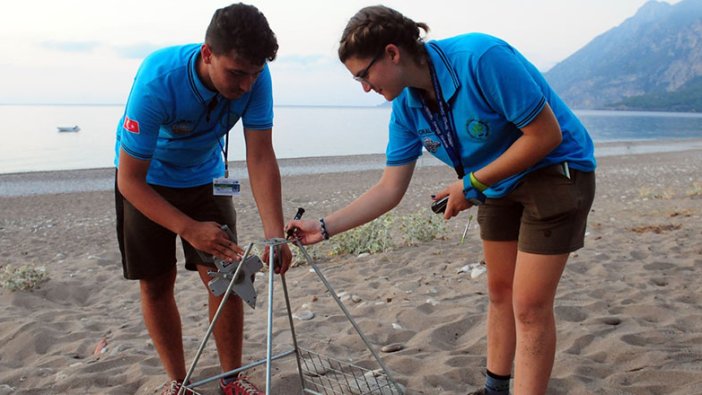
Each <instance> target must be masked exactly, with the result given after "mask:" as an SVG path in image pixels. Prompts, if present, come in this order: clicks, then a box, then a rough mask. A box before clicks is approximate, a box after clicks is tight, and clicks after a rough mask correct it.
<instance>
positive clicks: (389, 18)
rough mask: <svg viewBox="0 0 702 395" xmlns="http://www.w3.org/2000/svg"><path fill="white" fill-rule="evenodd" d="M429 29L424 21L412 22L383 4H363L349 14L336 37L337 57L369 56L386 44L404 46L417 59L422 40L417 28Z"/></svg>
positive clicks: (422, 50)
mask: <svg viewBox="0 0 702 395" xmlns="http://www.w3.org/2000/svg"><path fill="white" fill-rule="evenodd" d="M420 28H421V29H422V30H424V32H425V33H428V32H429V26H427V24H426V23H422V22H415V21H413V20H411V19H409V18H407V17H406V16H404V15H402V14H401V13H399V12H398V11H395V10H393V9H392V8H389V7H385V6H382V5H377V6H371V7H365V8H363V9H361V10H360V11H358V12H357V13H356V15H354V16H353V17H351V19H350V20H349V22H348V24H347V25H346V28H345V29H344V33H343V34H342V35H341V40H339V60H341V62H342V63H343V62H345V61H346V60H347V59H348V58H350V57H353V56H356V57H364V58H366V57H367V58H370V57H373V56H375V55H377V54H378V53H379V52H380V51H382V50H383V49H384V48H385V46H386V45H388V44H395V45H397V46H398V47H402V48H404V49H405V50H406V51H408V52H409V53H411V54H412V56H413V57H414V58H415V59H416V60H417V61H419V60H420V59H421V58H422V57H423V54H424V51H425V50H424V40H423V39H422V38H421V37H420V31H419V29H420Z"/></svg>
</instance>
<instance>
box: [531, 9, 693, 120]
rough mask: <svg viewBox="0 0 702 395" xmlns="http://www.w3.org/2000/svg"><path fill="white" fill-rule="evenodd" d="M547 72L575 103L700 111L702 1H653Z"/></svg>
mask: <svg viewBox="0 0 702 395" xmlns="http://www.w3.org/2000/svg"><path fill="white" fill-rule="evenodd" d="M544 75H545V76H546V79H547V80H548V81H549V82H550V83H551V85H552V86H553V88H554V89H555V90H556V92H558V94H559V95H560V96H561V97H562V98H563V99H564V100H565V101H566V103H568V104H569V105H570V106H571V107H573V108H579V109H622V110H624V109H626V110H634V109H640V110H654V111H702V0H683V1H680V2H679V3H677V4H675V5H671V4H668V3H665V2H658V1H649V2H647V3H646V4H644V5H643V6H642V7H641V8H640V9H639V10H638V11H637V12H636V14H635V15H634V16H633V17H631V18H629V19H627V20H625V21H624V22H623V23H622V24H621V25H619V26H617V27H615V28H613V29H611V30H609V31H607V32H605V33H604V34H602V35H600V36H598V37H596V38H595V39H594V40H592V41H591V42H590V43H589V44H587V45H586V46H585V47H583V48H582V49H580V50H578V51H577V52H575V53H574V54H573V55H571V56H570V57H568V58H566V59H565V60H564V61H562V62H561V63H558V64H557V65H556V66H554V67H553V68H552V69H551V70H549V71H548V72H546V73H545V74H544Z"/></svg>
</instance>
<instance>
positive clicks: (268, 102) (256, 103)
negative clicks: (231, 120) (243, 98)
mask: <svg viewBox="0 0 702 395" xmlns="http://www.w3.org/2000/svg"><path fill="white" fill-rule="evenodd" d="M242 122H243V125H244V128H246V129H252V130H269V129H271V128H273V83H272V81H271V73H270V70H269V69H268V64H266V65H265V66H264V67H263V71H261V74H260V75H259V76H258V78H256V82H255V83H254V86H253V88H251V98H250V99H249V103H248V105H247V106H246V109H245V110H244V114H243V116H242Z"/></svg>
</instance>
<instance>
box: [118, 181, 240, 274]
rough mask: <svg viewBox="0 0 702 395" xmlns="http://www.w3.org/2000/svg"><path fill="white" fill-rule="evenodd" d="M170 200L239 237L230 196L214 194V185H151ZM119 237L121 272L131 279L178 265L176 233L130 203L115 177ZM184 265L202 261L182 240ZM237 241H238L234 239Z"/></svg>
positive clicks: (201, 262)
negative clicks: (225, 227)
mask: <svg viewBox="0 0 702 395" xmlns="http://www.w3.org/2000/svg"><path fill="white" fill-rule="evenodd" d="M151 187H152V188H153V189H154V190H155V191H156V192H158V194H159V195H161V196H162V197H163V198H165V199H166V200H167V201H168V202H169V203H171V204H172V205H173V206H175V207H176V208H178V209H179V210H180V211H182V212H183V213H185V214H186V215H188V216H190V217H192V218H193V219H195V220H198V221H214V222H217V223H218V224H220V225H224V224H227V226H229V229H231V230H232V232H233V233H234V235H235V236H236V211H235V210H234V204H233V203H232V198H231V197H230V196H213V195H212V184H207V185H202V186H198V187H192V188H168V187H163V186H158V185H151ZM115 209H116V214H117V240H118V242H119V249H120V252H121V253H122V271H123V274H124V277H125V278H127V279H130V280H137V279H145V278H151V277H156V276H158V275H160V274H163V273H166V272H168V271H169V270H172V269H173V266H174V265H175V264H176V243H175V241H176V240H175V239H176V234H175V233H173V232H171V231H170V230H168V229H166V228H164V227H163V226H161V225H159V224H157V223H155V222H153V221H151V220H150V219H148V218H147V217H146V216H144V215H143V214H142V213H141V212H139V210H137V209H136V208H135V207H134V206H132V205H131V203H129V202H128V201H127V200H126V199H125V198H124V197H123V196H122V194H121V193H120V192H119V189H118V188H117V181H116V180H115ZM181 241H182V245H183V252H184V254H185V267H186V269H188V270H197V269H196V265H198V264H203V260H202V258H201V257H200V255H199V254H198V253H197V250H195V248H193V246H191V245H190V243H188V242H187V241H185V240H182V239H181ZM235 242H236V240H235Z"/></svg>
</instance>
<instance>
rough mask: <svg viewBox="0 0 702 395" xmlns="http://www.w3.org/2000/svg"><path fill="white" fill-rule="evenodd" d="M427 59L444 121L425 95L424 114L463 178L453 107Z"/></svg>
mask: <svg viewBox="0 0 702 395" xmlns="http://www.w3.org/2000/svg"><path fill="white" fill-rule="evenodd" d="M427 61H428V62H429V73H430V74H431V83H432V85H433V86H434V94H435V95H436V103H437V106H438V107H439V115H440V117H441V120H442V122H441V123H439V122H438V121H437V119H436V116H434V114H432V112H431V110H430V109H429V106H428V105H427V102H426V100H425V99H424V97H423V96H420V98H421V100H422V109H423V110H424V116H425V117H426V118H427V119H428V120H429V123H430V124H431V128H432V129H433V130H434V133H435V134H436V136H437V137H439V140H440V141H441V144H442V145H443V146H444V149H445V150H446V153H447V154H448V156H449V158H450V159H451V162H452V163H453V168H454V170H456V174H457V175H458V178H459V179H462V178H463V177H464V176H465V175H466V173H465V170H463V163H462V161H461V148H460V142H459V141H458V136H457V133H456V126H455V125H454V123H453V116H452V114H451V109H450V108H449V106H448V104H447V103H446V102H445V101H444V97H443V96H442V95H441V86H439V82H438V81H437V78H436V71H434V66H433V65H432V63H431V60H429V59H428V58H427ZM442 126H443V128H442Z"/></svg>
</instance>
